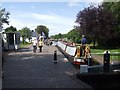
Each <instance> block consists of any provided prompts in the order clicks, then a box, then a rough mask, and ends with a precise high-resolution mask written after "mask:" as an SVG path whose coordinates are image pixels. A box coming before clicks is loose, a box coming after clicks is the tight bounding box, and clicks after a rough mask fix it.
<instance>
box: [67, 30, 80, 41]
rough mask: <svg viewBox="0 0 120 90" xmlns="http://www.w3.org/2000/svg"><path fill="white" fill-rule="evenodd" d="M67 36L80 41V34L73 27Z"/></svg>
mask: <svg viewBox="0 0 120 90" xmlns="http://www.w3.org/2000/svg"><path fill="white" fill-rule="evenodd" d="M67 38H68V39H70V40H72V41H73V42H75V43H80V35H79V32H78V30H77V29H72V30H71V31H69V32H68V33H67Z"/></svg>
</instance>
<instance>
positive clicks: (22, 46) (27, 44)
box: [20, 43, 31, 48]
mask: <svg viewBox="0 0 120 90" xmlns="http://www.w3.org/2000/svg"><path fill="white" fill-rule="evenodd" d="M29 45H31V43H26V44H22V43H21V44H20V47H21V48H26V47H27V46H29Z"/></svg>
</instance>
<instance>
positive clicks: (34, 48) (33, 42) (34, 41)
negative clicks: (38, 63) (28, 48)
mask: <svg viewBox="0 0 120 90" xmlns="http://www.w3.org/2000/svg"><path fill="white" fill-rule="evenodd" d="M32 45H33V52H34V53H36V50H37V39H34V40H33V41H32Z"/></svg>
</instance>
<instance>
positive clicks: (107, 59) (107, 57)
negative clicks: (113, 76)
mask: <svg viewBox="0 0 120 90" xmlns="http://www.w3.org/2000/svg"><path fill="white" fill-rule="evenodd" d="M109 68H110V52H108V51H106V52H105V53H104V61H103V72H109Z"/></svg>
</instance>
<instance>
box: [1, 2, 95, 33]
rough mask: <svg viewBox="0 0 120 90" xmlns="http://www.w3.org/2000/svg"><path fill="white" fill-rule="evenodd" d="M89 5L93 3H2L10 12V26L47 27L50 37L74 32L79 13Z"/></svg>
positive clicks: (20, 27) (18, 27)
mask: <svg viewBox="0 0 120 90" xmlns="http://www.w3.org/2000/svg"><path fill="white" fill-rule="evenodd" d="M95 3H96V2H95ZM89 4H91V2H2V8H5V9H6V11H8V12H10V18H9V21H10V25H9V26H11V25H12V26H14V27H16V28H17V29H18V30H20V29H22V28H23V27H28V28H30V29H31V30H34V29H35V28H36V27H37V26H38V25H45V26H46V27H48V28H49V35H55V34H59V33H62V34H65V33H67V32H69V31H70V30H72V29H73V26H74V25H76V23H75V20H76V15H77V13H78V12H79V11H80V10H83V9H84V8H85V7H88V6H89ZM9 26H8V25H4V28H6V27H9Z"/></svg>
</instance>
